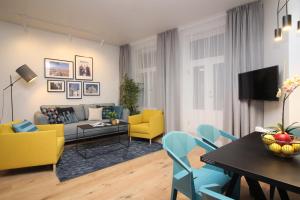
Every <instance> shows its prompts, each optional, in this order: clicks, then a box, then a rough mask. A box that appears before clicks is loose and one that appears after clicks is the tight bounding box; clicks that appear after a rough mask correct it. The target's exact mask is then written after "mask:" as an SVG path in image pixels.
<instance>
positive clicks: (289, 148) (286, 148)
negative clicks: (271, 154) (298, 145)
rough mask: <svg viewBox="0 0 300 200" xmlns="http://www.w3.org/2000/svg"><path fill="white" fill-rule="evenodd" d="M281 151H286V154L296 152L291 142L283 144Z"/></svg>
mask: <svg viewBox="0 0 300 200" xmlns="http://www.w3.org/2000/svg"><path fill="white" fill-rule="evenodd" d="M281 151H282V152H283V153H284V154H287V155H290V154H293V153H294V148H293V147H292V146H291V145H289V144H286V145H283V146H282V147H281Z"/></svg>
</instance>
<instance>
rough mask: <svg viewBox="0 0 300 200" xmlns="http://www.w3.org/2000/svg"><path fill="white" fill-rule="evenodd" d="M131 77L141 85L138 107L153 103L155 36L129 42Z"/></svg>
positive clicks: (145, 106)
mask: <svg viewBox="0 0 300 200" xmlns="http://www.w3.org/2000/svg"><path fill="white" fill-rule="evenodd" d="M131 62H132V66H131V78H133V79H134V80H135V81H136V82H138V83H140V85H141V89H142V92H141V97H140V102H139V106H140V108H157V106H156V105H155V104H156V103H155V102H156V101H155V96H156V95H155V94H154V92H155V88H154V87H155V86H154V83H155V75H156V73H157V67H156V37H153V38H150V39H146V40H142V41H138V42H136V43H133V44H131Z"/></svg>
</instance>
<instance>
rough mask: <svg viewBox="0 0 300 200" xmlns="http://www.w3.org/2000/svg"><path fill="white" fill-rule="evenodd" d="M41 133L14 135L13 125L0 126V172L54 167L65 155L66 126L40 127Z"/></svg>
mask: <svg viewBox="0 0 300 200" xmlns="http://www.w3.org/2000/svg"><path fill="white" fill-rule="evenodd" d="M37 128H38V129H39V131H36V132H24V133H22V132H21V133H14V131H13V130H12V128H11V124H1V125H0V170H6V169H15V168H21V167H31V166H39V165H49V164H52V165H53V169H54V170H55V169H56V163H57V161H58V160H59V158H60V156H61V155H62V153H63V149H64V141H65V140H64V125H63V124H52V125H38V126H37Z"/></svg>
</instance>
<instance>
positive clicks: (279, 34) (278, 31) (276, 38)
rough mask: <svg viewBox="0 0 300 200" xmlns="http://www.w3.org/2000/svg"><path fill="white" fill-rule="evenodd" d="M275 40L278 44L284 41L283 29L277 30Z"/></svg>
mask: <svg viewBox="0 0 300 200" xmlns="http://www.w3.org/2000/svg"><path fill="white" fill-rule="evenodd" d="M274 40H275V41H276V42H278V41H280V40H282V31H281V28H277V29H275V38H274Z"/></svg>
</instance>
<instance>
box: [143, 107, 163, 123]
mask: <svg viewBox="0 0 300 200" xmlns="http://www.w3.org/2000/svg"><path fill="white" fill-rule="evenodd" d="M160 113H162V112H161V111H160V110H144V111H143V113H142V122H144V123H149V121H150V118H151V117H152V116H153V115H156V114H160Z"/></svg>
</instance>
